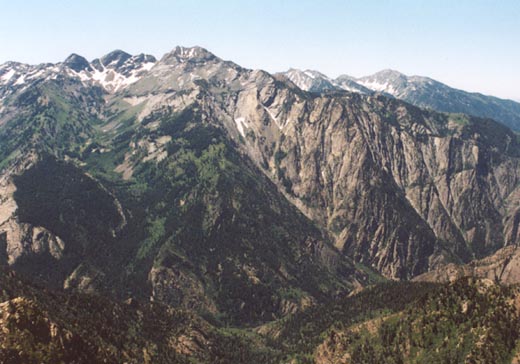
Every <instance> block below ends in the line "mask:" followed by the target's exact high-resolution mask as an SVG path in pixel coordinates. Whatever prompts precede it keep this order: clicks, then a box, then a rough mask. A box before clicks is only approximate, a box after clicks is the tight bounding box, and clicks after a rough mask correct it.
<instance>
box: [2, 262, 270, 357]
mask: <svg viewBox="0 0 520 364" xmlns="http://www.w3.org/2000/svg"><path fill="white" fill-rule="evenodd" d="M0 300H1V301H2V303H0V328H1V330H0V362H1V363H9V364H32V363H35V364H36V363H53V364H58V363H67V364H70V363H78V364H79V363H92V364H95V363H123V362H126V363H136V364H137V363H139V364H141V363H172V364H177V363H178V364H188V363H222V364H224V363H244V364H246V363H269V360H271V359H272V358H274V357H275V356H274V353H273V352H272V351H271V350H269V349H266V348H263V347H262V344H261V342H259V343H258V344H256V345H253V341H252V339H250V338H245V337H241V336H240V335H238V334H236V333H233V332H226V331H225V330H218V329H214V328H213V327H211V326H210V325H209V324H208V323H206V322H205V321H203V320H201V319H200V318H197V317H196V316H194V315H193V314H192V313H189V312H185V311H181V310H176V309H173V308H171V307H168V306H165V305H162V304H157V303H139V302H136V301H128V302H126V303H114V302H112V301H110V300H108V299H106V298H104V297H101V296H98V295H88V294H79V293H78V294H76V293H62V292H57V291H49V290H47V289H44V288H41V287H37V286H33V285H31V284H28V283H27V282H26V281H24V280H22V279H20V278H18V276H17V275H15V274H14V273H13V272H10V271H7V270H2V271H0Z"/></svg>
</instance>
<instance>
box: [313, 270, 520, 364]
mask: <svg viewBox="0 0 520 364" xmlns="http://www.w3.org/2000/svg"><path fill="white" fill-rule="evenodd" d="M518 295H519V292H518V289H517V288H510V287H501V286H498V285H494V284H493V283H491V282H490V281H488V282H485V281H484V282H481V281H472V280H471V279H469V280H467V279H464V280H460V281H457V282H456V283H454V284H449V285H444V286H442V287H439V288H438V289H435V290H433V291H431V292H429V293H428V294H427V295H423V296H422V297H419V298H418V299H416V301H415V302H414V303H413V304H411V305H407V306H406V307H405V309H404V310H401V311H400V312H398V313H395V314H386V315H382V316H381V317H380V319H379V320H377V319H373V320H372V321H369V322H366V323H363V324H361V325H357V326H351V327H350V328H346V329H345V328H344V327H342V326H340V327H339V328H338V327H336V328H334V329H331V330H329V331H328V334H327V338H326V340H325V343H324V344H323V348H324V347H327V349H328V350H327V351H328V352H329V353H334V352H335V351H336V352H335V353H334V354H332V356H333V357H334V355H339V354H342V355H344V354H345V353H348V354H349V357H350V360H349V363H382V362H384V363H439V364H440V363H443V364H445V363H454V364H455V363H490V364H491V363H510V362H511V359H512V357H513V355H514V354H515V351H516V347H517V345H518V338H519V337H520V316H519V311H518V300H519V296H518Z"/></svg>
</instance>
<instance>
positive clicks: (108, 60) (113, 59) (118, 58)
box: [101, 49, 132, 68]
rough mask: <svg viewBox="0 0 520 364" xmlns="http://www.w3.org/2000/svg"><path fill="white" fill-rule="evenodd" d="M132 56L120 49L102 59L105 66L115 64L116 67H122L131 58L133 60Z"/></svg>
mask: <svg viewBox="0 0 520 364" xmlns="http://www.w3.org/2000/svg"><path fill="white" fill-rule="evenodd" d="M131 57H132V55H130V54H128V53H126V52H125V51H122V50H120V49H116V50H115V51H112V52H110V53H108V54H106V55H104V56H103V57H101V63H102V64H103V65H104V66H108V65H111V64H113V65H114V67H116V68H117V67H121V66H122V65H123V64H124V63H125V62H126V61H127V60H128V59H129V58H131Z"/></svg>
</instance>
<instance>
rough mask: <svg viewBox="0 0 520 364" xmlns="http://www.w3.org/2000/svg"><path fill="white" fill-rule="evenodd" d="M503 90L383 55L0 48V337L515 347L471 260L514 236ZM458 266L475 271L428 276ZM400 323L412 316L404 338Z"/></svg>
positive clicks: (422, 354) (149, 354)
mask: <svg viewBox="0 0 520 364" xmlns="http://www.w3.org/2000/svg"><path fill="white" fill-rule="evenodd" d="M434 100H435V101H434ZM470 101H471V102H470ZM479 102H482V103H484V104H486V105H487V108H484V109H485V110H484V109H482V110H480V109H479V106H478V105H479ZM508 102H509V101H504V100H499V99H493V98H489V97H487V96H482V95H478V94H470V93H465V92H463V91H458V90H454V89H451V88H449V87H447V86H445V85H442V84H440V83H438V82H435V81H433V80H430V79H425V78H419V77H406V76H404V75H401V74H398V73H395V72H393V71H384V72H381V73H378V74H376V75H374V76H369V77H366V78H361V79H353V78H350V77H348V76H341V77H339V78H337V79H336V80H331V79H328V78H327V77H326V76H324V75H322V74H320V73H318V72H314V71H312V72H311V71H305V72H301V71H297V70H290V71H288V72H287V73H284V74H274V75H271V74H269V73H267V72H265V71H262V70H250V69H246V68H243V67H241V66H239V65H237V64H235V63H233V62H231V61H225V60H222V59H220V58H219V57H217V56H216V55H214V54H212V53H211V52H209V51H207V50H206V49H203V48H201V47H192V48H185V47H176V48H175V49H173V50H172V51H171V52H169V53H167V54H165V55H164V56H163V57H162V58H161V59H156V58H155V57H153V56H150V55H145V54H140V55H135V56H132V55H130V54H127V53H125V52H123V51H114V52H111V53H109V54H107V55H106V56H103V57H101V58H99V59H96V60H93V61H91V62H89V61H87V60H86V59H85V58H83V57H81V56H79V55H76V54H73V55H71V56H69V57H68V58H67V59H66V60H65V61H64V62H61V63H58V64H41V65H35V66H33V65H26V64H21V63H16V62H8V63H6V64H3V65H1V66H0V265H4V266H5V271H4V272H5V274H4V276H5V278H4V280H3V281H0V282H1V283H2V286H1V288H2V289H4V293H3V296H2V297H3V300H4V301H5V302H4V303H2V304H0V307H1V309H0V317H3V318H2V321H0V327H1V328H2V329H3V330H4V331H3V332H4V333H7V332H8V333H10V334H9V335H7V334H4V336H3V337H2V336H0V340H1V341H2V351H0V357H1V358H2V360H4V361H5V360H8V362H42V360H43V361H44V362H52V360H54V361H59V360H61V361H65V362H67V360H68V359H67V358H71V357H76V358H77V362H88V358H89V357H94V356H92V355H94V354H92V353H97V354H96V355H97V356H95V359H92V360H95V361H96V362H107V361H108V362H122V361H128V362H136V363H137V362H179V363H183V362H185V361H189V360H195V361H198V362H212V363H217V362H220V363H231V362H234V363H240V362H244V363H246V362H265V363H268V362H272V363H278V362H293V363H306V362H313V361H315V362H320V363H328V362H330V363H340V362H354V363H356V362H359V363H361V362H377V360H379V359H377V358H381V357H385V356H386V357H389V358H390V357H391V358H395V362H403V360H408V361H406V362H424V360H427V359H431V360H438V361H439V362H447V361H445V360H447V358H448V356H449V355H456V358H457V359H456V360H455V361H454V362H459V361H460V360H465V359H468V358H469V359H471V358H477V359H481V358H484V357H485V355H487V354H489V353H493V355H498V357H500V358H504V360H505V358H509V357H512V356H514V355H515V352H516V351H515V347H516V343H517V338H518V336H519V335H520V329H519V328H520V325H519V324H518V322H517V321H518V316H519V315H518V314H517V313H516V311H515V307H516V306H515V304H514V302H516V300H517V297H518V294H517V291H516V290H515V289H514V288H509V287H502V286H501V285H494V284H493V280H490V278H491V279H493V278H494V277H495V276H494V275H493V274H494V273H492V272H496V271H497V269H498V270H499V269H505V268H506V267H507V271H508V272H509V273H508V277H515V276H516V274H517V273H516V270H515V269H517V268H515V267H514V266H513V265H511V264H509V263H510V261H511V258H504V250H503V248H504V247H506V249H509V250H510V252H509V253H508V254H510V255H506V256H512V254H516V250H515V247H516V246H517V245H518V243H519V242H520V229H519V225H520V183H519V182H520V138H519V136H518V134H517V133H515V132H514V131H512V130H511V129H509V128H508V127H507V126H505V125H504V124H507V125H510V126H512V127H514V126H515V125H517V126H518V125H519V124H518V119H515V117H518V115H520V113H517V111H515V110H517V109H515V108H517V107H519V106H518V104H516V103H514V102H511V103H512V104H511V105H510V106H511V107H510V108H508V107H506V105H509V104H508ZM436 103H437V104H436ZM414 104H416V105H418V106H420V107H418V106H415V105H414ZM463 104H464V105H466V106H468V105H470V106H471V107H472V110H473V111H468V110H466V109H463V108H462V106H461V105H463ZM421 107H427V108H421ZM451 107H453V108H452V109H450V108H451ZM494 108H496V110H495V109H494ZM478 110H480V111H481V112H477V111H478ZM492 110H495V112H494V113H492V115H489V114H486V113H487V112H490V113H491V112H492ZM497 110H501V111H497ZM507 110H509V111H507ZM466 113H467V114H466ZM469 114H472V115H469ZM504 115H506V116H507V117H510V119H508V120H506V119H507V118H506V119H504ZM515 115H516V116H515ZM491 117H494V118H495V119H497V120H499V121H500V122H497V121H494V120H493V119H492V118H491ZM515 120H517V121H515ZM515 123H517V124H515ZM509 250H508V251H509ZM486 259H487V261H488V263H487V265H486V264H483V263H478V262H483V261H485V260H486ZM490 262H491V263H490ZM475 265H478V266H479V267H482V268H481V269H480V270H478V272H479V273H478V274H473V275H474V276H475V277H476V278H474V279H473V280H466V281H464V280H460V279H463V277H464V276H466V275H468V274H469V273H468V274H465V273H457V274H453V275H452V276H453V277H454V278H451V277H448V278H446V276H445V275H443V274H442V272H443V270H445V269H446V267H455V268H453V269H455V270H456V271H457V272H470V271H472V270H471V269H469V268H467V267H472V266H475ZM475 271H476V270H475ZM19 276H20V278H19ZM504 277H505V276H504ZM477 278H478V279H477ZM411 280H412V282H409V281H411ZM392 281H399V282H392ZM424 281H426V282H430V283H425V282H424ZM451 281H454V283H450V282H451ZM495 281H500V279H495ZM502 281H504V283H508V284H512V283H516V282H515V281H514V279H513V280H509V281H508V280H506V279H503V280H502ZM490 282H491V283H490ZM366 287H371V288H366ZM436 295H440V297H443V298H445V300H444V301H443V300H439V301H436V300H435V297H436ZM385 297H386V298H385ZM467 297H471V299H472V301H471V302H470V303H465V302H467V300H469V298H467ZM97 300H104V301H103V302H105V304H104V305H102V306H103V307H99V306H96V304H95V302H96V301H97ZM493 300H494V301H493ZM64 302H66V307H68V309H69V310H71V312H77V313H78V315H77V316H76V317H72V316H71V315H70V314H69V312H68V311H67V310H65V309H62V308H61V307H63V305H64V304H65V303H64ZM417 302H420V303H421V305H422V306H421V307H430V306H431V307H433V306H435V305H437V306H436V307H437V308H438V311H439V312H440V314H442V315H445V316H443V317H445V319H443V320H444V321H442V322H443V323H442V324H435V323H434V321H435V320H437V319H439V318H438V317H437V316H435V315H433V314H432V312H430V311H424V310H422V311H421V310H418V309H415V308H414V307H415V305H416V304H417ZM436 302H437V303H436ZM453 302H456V304H457V305H459V306H460V307H465V306H464V305H469V306H467V307H473V306H471V305H473V303H475V304H477V303H478V305H479V306H478V308H471V311H468V310H469V308H468V309H465V310H466V311H465V312H466V313H468V312H470V313H468V314H467V315H465V316H464V315H462V316H461V314H460V312H459V311H457V310H454V308H453V305H452V303H453ZM468 302H469V301H468ZM498 303H501V304H502V303H504V304H503V305H502V306H501V307H503V310H498V309H494V308H493V307H494V306H493V305H496V304H498ZM2 305H3V306H2ZM459 306H457V307H459ZM491 306H493V307H491ZM475 307H476V306H475ZM105 308H106V309H105ZM108 308H111V309H108ZM365 309H366V310H365ZM462 310H464V309H462ZM89 314H93V315H97V316H95V317H99V323H95V322H94V323H93V322H90V321H89ZM2 315H3V316H2ZM482 317H486V318H489V320H488V321H481V322H480V325H481V326H479V328H480V329H479V330H482V331H478V330H477V331H471V328H472V327H473V326H472V325H476V323H477V322H479V320H480V319H481V318H482ZM122 318H127V319H128V320H129V324H128V325H126V326H125V325H119V324H115V323H113V322H117V320H121V319H122ZM396 318H399V320H397V321H396ZM401 318H402V319H401ZM372 319H377V320H379V321H377V320H376V322H379V323H374V324H371V323H370V321H369V320H372ZM179 320H180V321H179ZM421 320H422V321H421ZM105 321H106V322H112V323H111V324H107V325H109V328H105V327H104V326H103V325H104V324H103V323H102V322H105ZM157 321H160V322H168V323H169V324H167V325H166V324H165V326H163V327H161V328H160V330H159V331H157V332H155V330H154V326H153V325H154V322H157ZM363 322H364V324H362V323H363ZM418 322H425V323H430V326H427V327H430V329H431V330H432V331H431V332H428V335H429V336H428V337H423V338H422V339H420V340H419V339H417V335H419V334H418V333H415V332H414V330H412V328H413V327H415V326H414V325H417V323H418ZM507 322H509V323H507ZM176 325H177V326H176ZM338 325H339V326H338ZM353 325H354V326H353ZM356 325H357V326H356ZM360 325H361V326H360ZM363 325H365V326H366V328H367V330H368V331H365V326H363ZM457 325H458V326H457ZM501 325H502V326H501ZM504 325H505V326H504ZM508 325H509V326H508ZM174 326H175V329H174ZM230 327H231V328H232V329H231V328H230ZM190 330H191V331H190ZM352 330H354V331H352ZM385 330H387V331H385ZM388 330H390V331H388ZM392 330H393V331H392ZM407 330H408V331H407ZM506 330H509V331H507V333H506ZM140 331H142V332H143V336H142V337H138V335H136V332H140ZM89 332H90V333H91V334H93V335H94V336H95V337H96V338H97V339H95V340H94V339H92V338H90V337H89V334H88V333H89ZM332 332H334V335H332ZM389 332H393V334H391V335H396V334H395V333H397V332H399V333H400V334H399V335H400V336H399V338H400V339H399V340H401V339H402V340H401V341H399V342H397V341H393V342H390V341H388V340H389V339H388V337H389V336H388V335H390V334H389ZM158 333H160V335H159V334H158ZM353 333H354V334H355V335H358V336H355V335H354V336H352V335H353ZM448 333H450V335H452V334H453V335H455V337H458V336H460V335H469V336H468V339H467V341H465V342H464V349H460V350H458V351H456V350H455V348H457V347H460V343H457V342H456V339H453V340H451V339H450V340H448V341H447V342H446V345H445V346H442V347H439V346H438V344H439V340H440V339H439V338H441V337H442V338H444V336H445V335H447V334H448ZM470 333H471V334H470ZM491 333H493V334H491ZM511 333H512V334H511ZM24 335H25V336H24ZM243 335H245V339H239V337H240V336H243ZM327 335H332V336H327ZM385 335H386V336H385ZM443 335H444V336H443ZM482 335H484V336H482ZM486 335H487V336H486ZM351 336H352V337H354V339H350V337H351ZM325 337H327V339H324V338H325ZM481 337H484V338H485V339H486V340H487V338H489V340H490V341H489V342H487V341H485V343H484V344H482V342H481V341H482V340H484V339H482V340H480V339H479V338H481ZM479 340H480V341H479ZM85 343H88V345H87V344H85ZM179 343H180V344H179ZM365 343H366V344H365ZM51 344H52V345H51ZM24 345H25V346H24ZM458 345H459V346H458ZM493 345H495V347H493ZM22 346H23V348H24V349H23V350H22V351H23V353H24V355H22V354H21V351H20V350H21V349H20V347H22ZM233 347H235V349H236V350H235V352H234V353H233V354H234V355H235V354H236V356H234V357H232V356H229V355H231V354H230V353H229V351H230V350H231V351H233V350H232V349H229V348H233ZM4 348H5V349H4ZM122 348H123V349H122ZM367 348H371V349H367ZM410 348H414V349H413V351H410V350H411V349H410ZM483 348H487V349H489V348H493V350H491V349H489V350H487V351H486V350H484V349H483ZM87 349H88V350H87ZM436 349H438V350H437V351H435V350H436ZM367 350H368V351H367ZM453 351H456V353H455V354H453ZM434 352H436V353H437V354H434ZM411 353H412V354H413V355H415V356H414V357H413V358H412V356H411V355H412V354H411ZM67 355H68V356H67ZM371 355H373V356H371ZM42 358H43V359H42ZM49 358H51V359H49ZM370 358H372V359H370ZM374 358H375V359H374ZM412 359H413V360H415V361H410V360H412ZM469 359H468V360H469ZM17 360H18V361H17ZM342 360H343V361H342ZM371 360H372V361H371ZM374 360H375V361H374ZM392 360H393V359H392ZM399 360H400V361H399ZM443 360H444V361H443ZM457 360H459V361H457ZM431 362H434V361H431Z"/></svg>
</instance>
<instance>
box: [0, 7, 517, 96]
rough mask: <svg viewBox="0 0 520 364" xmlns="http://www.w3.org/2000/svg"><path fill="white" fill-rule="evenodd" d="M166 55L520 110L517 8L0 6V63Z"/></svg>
mask: <svg viewBox="0 0 520 364" xmlns="http://www.w3.org/2000/svg"><path fill="white" fill-rule="evenodd" d="M176 45H185V46H192V45H201V46H203V47H206V48H208V49H209V50H210V51H212V52H213V53H215V54H217V55H218V56H220V57H221V58H224V59H230V60H233V61H235V62H236V63H238V64H240V65H242V66H245V67H249V68H262V69H265V70H267V71H270V72H274V71H282V70H286V69H288V68H290V67H295V68H303V69H306V68H310V69H317V70H320V71H322V72H324V73H325V74H328V75H329V76H334V77H335V76H338V75H339V74H342V73H346V74H350V75H353V76H362V75H367V74H371V73H374V72H376V71H379V70H381V69H385V68H392V69H396V70H399V71H401V72H403V73H406V74H409V75H411V74H418V75H425V76H430V77H432V78H435V79H438V80H440V81H442V82H445V83H447V84H449V85H451V86H454V87H458V88H462V89H466V90H469V91H479V92H483V93H486V94H492V95H496V96H500V97H504V98H512V99H516V100H520V71H519V67H520V0H494V1H493V0H430V1H421V0H393V1H390V0H387V1H385V0H379V1H375V0H357V1H354V0H350V1H349V0H314V1H310V0H277V1H276V0H263V1H257V0H242V1H238V0H198V1H197V0H182V1H175V0H171V1H166V0H103V1H102V0H90V1H82V0H67V1H65V0H45V1H44V0H16V1H15V0H0V63H3V62H5V61H8V60H17V61H21V62H28V63H41V62H58V61H61V60H63V59H64V58H65V57H66V56H67V55H69V54H70V53H72V52H76V53H79V54H81V55H83V56H85V57H86V58H88V59H93V58H97V57H99V56H101V55H103V54H106V53H108V52H109V51H111V50H113V49H123V50H126V51H127V52H129V53H141V52H146V53H151V54H154V55H155V56H158V57H160V56H162V54H164V53H166V52H167V51H169V50H171V49H172V48H173V47H174V46H176Z"/></svg>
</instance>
